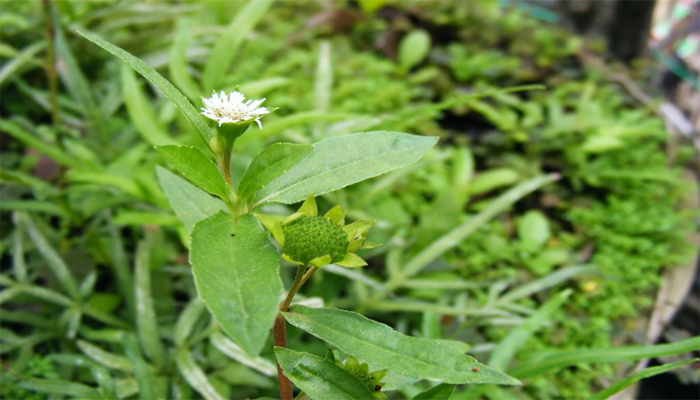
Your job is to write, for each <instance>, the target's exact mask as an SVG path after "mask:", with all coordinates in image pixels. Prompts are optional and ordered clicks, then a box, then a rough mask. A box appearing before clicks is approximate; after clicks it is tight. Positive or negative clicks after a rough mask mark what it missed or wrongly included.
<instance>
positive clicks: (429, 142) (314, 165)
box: [254, 131, 437, 205]
mask: <svg viewBox="0 0 700 400" xmlns="http://www.w3.org/2000/svg"><path fill="white" fill-rule="evenodd" d="M435 143H437V138H436V137H426V136H416V135H409V134H406V133H399V132H388V131H376V132H365V133H355V134H352V135H347V136H340V137H333V138H330V139H326V140H322V141H320V142H318V143H316V144H314V149H313V150H312V151H311V152H310V153H309V154H307V155H306V157H304V158H303V159H302V160H301V161H299V162H298V163H297V164H296V165H294V166H293V167H292V168H290V169H289V170H288V171H287V172H286V173H284V174H282V175H281V176H279V177H278V178H277V179H275V180H273V181H272V182H270V184H268V185H267V186H265V188H263V189H262V190H260V191H259V192H258V193H256V195H255V201H254V205H260V204H263V203H267V202H278V203H285V204H291V203H296V202H298V201H301V200H303V199H305V198H306V196H308V195H309V193H313V194H314V195H315V196H318V195H321V194H324V193H328V192H332V191H334V190H338V189H342V188H344V187H346V186H349V185H352V184H353V183H357V182H360V181H363V180H365V179H368V178H372V177H375V176H378V175H381V174H383V173H385V172H389V171H392V170H395V169H398V168H402V167H405V166H407V165H410V164H413V163H414V162H416V161H418V160H419V159H420V158H421V157H423V155H424V154H425V153H426V152H427V151H428V150H430V148H432V147H433V146H434V145H435Z"/></svg>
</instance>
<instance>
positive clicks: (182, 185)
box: [156, 166, 226, 231]
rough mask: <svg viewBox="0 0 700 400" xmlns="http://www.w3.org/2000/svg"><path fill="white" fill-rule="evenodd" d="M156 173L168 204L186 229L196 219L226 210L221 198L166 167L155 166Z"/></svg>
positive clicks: (192, 225)
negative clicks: (213, 195) (209, 193)
mask: <svg viewBox="0 0 700 400" xmlns="http://www.w3.org/2000/svg"><path fill="white" fill-rule="evenodd" d="M156 173H157V174H158V181H159V182H160V186H161V187H162V188H163V191H164V192H165V195H166V196H167V197H168V201H169V203H170V206H171V207H172V208H173V211H175V215H177V217H178V218H179V219H180V221H182V223H183V224H184V225H185V227H186V228H187V230H188V231H191V230H192V228H193V227H194V224H195V223H196V222H197V221H199V220H201V219H203V218H206V217H208V216H209V215H212V214H214V213H216V212H218V211H225V210H226V205H225V204H224V203H223V202H222V201H221V200H219V199H217V198H214V197H211V196H210V195H208V194H207V193H206V192H204V191H203V190H201V189H199V188H197V187H196V186H194V185H192V184H191V183H189V182H187V181H186V180H184V179H182V178H180V177H179V176H177V175H175V174H173V173H172V172H170V171H168V170H167V169H165V168H162V167H159V166H157V167H156Z"/></svg>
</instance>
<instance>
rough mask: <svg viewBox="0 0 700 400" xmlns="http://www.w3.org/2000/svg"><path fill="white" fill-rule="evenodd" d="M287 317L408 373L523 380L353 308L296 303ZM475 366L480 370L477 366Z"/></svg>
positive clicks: (453, 379)
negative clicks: (406, 333) (345, 309)
mask: <svg viewBox="0 0 700 400" xmlns="http://www.w3.org/2000/svg"><path fill="white" fill-rule="evenodd" d="M284 316H285V318H286V319H287V321H289V323H291V324H292V325H294V326H296V327H298V328H301V329H303V330H305V331H307V332H309V333H311V334H312V335H314V336H316V337H318V338H319V339H322V340H325V341H326V342H328V343H331V344H333V345H335V346H336V347H338V349H340V350H341V351H343V352H345V353H348V354H351V355H353V356H355V357H358V358H362V359H364V360H365V361H367V362H369V363H370V364H372V365H374V366H377V367H379V368H386V369H389V370H390V371H394V372H398V373H400V374H402V375H405V376H408V377H412V378H418V379H431V380H438V381H442V382H445V383H454V384H464V383H495V384H503V385H519V384H520V382H519V381H518V380H517V379H514V378H511V377H509V376H508V375H505V374H502V373H500V372H498V371H495V370H493V369H491V368H489V367H487V366H485V365H483V364H481V363H479V362H478V361H476V360H475V359H474V358H472V357H469V356H467V355H466V354H462V353H459V352H457V351H455V350H453V349H451V348H450V347H448V346H445V345H443V344H441V343H439V342H436V341H434V340H430V339H425V338H416V337H410V336H406V335H403V334H401V333H399V332H397V331H395V330H393V329H392V328H391V327H389V326H387V325H384V324H381V323H379V322H376V321H372V320H370V319H368V318H365V317H364V316H362V315H360V314H357V313H354V312H350V311H344V310H337V309H330V308H317V309H314V308H308V307H304V306H293V307H292V308H291V311H290V312H287V313H284ZM474 367H477V368H479V369H478V371H473V370H472V368H474Z"/></svg>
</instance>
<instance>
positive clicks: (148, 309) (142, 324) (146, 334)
mask: <svg viewBox="0 0 700 400" xmlns="http://www.w3.org/2000/svg"><path fill="white" fill-rule="evenodd" d="M134 292H135V296H136V304H138V307H136V331H137V333H138V337H139V342H140V343H141V346H142V347H143V350H144V352H145V353H146V355H147V356H148V357H149V358H150V359H151V360H152V361H153V363H155V364H156V365H158V366H163V365H165V352H164V350H163V343H162V342H161V341H160V336H159V335H158V320H157V319H156V312H155V307H154V304H153V296H152V294H151V243H150V241H149V240H142V241H140V242H139V243H138V244H137V245H136V266H135V267H134Z"/></svg>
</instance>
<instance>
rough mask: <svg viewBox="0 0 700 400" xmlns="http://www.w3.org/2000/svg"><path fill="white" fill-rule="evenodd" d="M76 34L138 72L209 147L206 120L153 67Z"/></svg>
mask: <svg viewBox="0 0 700 400" xmlns="http://www.w3.org/2000/svg"><path fill="white" fill-rule="evenodd" d="M78 33H80V34H81V35H82V36H83V37H85V38H86V39H87V40H89V41H91V42H93V43H95V44H96V45H98V46H100V47H102V48H103V49H105V50H107V51H108V52H110V53H112V54H113V55H114V56H116V57H117V58H119V59H120V60H122V61H124V62H125V63H126V64H127V65H129V66H130V67H131V68H133V69H134V70H136V72H138V73H139V74H141V75H142V76H143V77H144V78H146V79H148V80H149V81H150V82H151V83H152V84H154V85H155V86H156V87H157V88H158V89H159V90H160V91H161V92H163V94H164V95H165V97H167V98H168V99H170V101H172V102H173V104H175V106H176V107H177V108H178V109H179V110H180V112H182V114H183V115H184V116H185V118H187V120H188V121H189V122H190V123H191V124H192V126H193V127H194V128H195V130H196V131H197V133H198V134H199V136H200V137H201V138H202V140H204V143H205V144H206V145H207V146H209V141H210V139H211V138H212V131H211V128H210V127H209V125H207V122H206V120H205V119H204V117H203V116H202V115H201V114H200V113H199V111H197V109H196V108H194V106H193V105H192V103H190V102H189V100H187V98H186V97H185V96H184V95H183V94H182V93H181V92H180V91H179V90H177V89H176V88H175V86H173V84H172V83H170V82H168V80H166V79H165V78H163V77H162V76H161V75H160V74H159V73H158V72H156V70H155V69H153V67H151V66H150V65H148V64H146V63H145V62H143V61H142V60H140V59H139V58H137V57H134V56H133V55H131V54H130V53H128V52H127V51H124V50H123V49H121V48H119V47H117V46H115V45H113V44H111V43H109V42H107V41H105V40H103V39H100V38H99V37H97V36H94V35H90V34H86V33H83V32H78Z"/></svg>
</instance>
